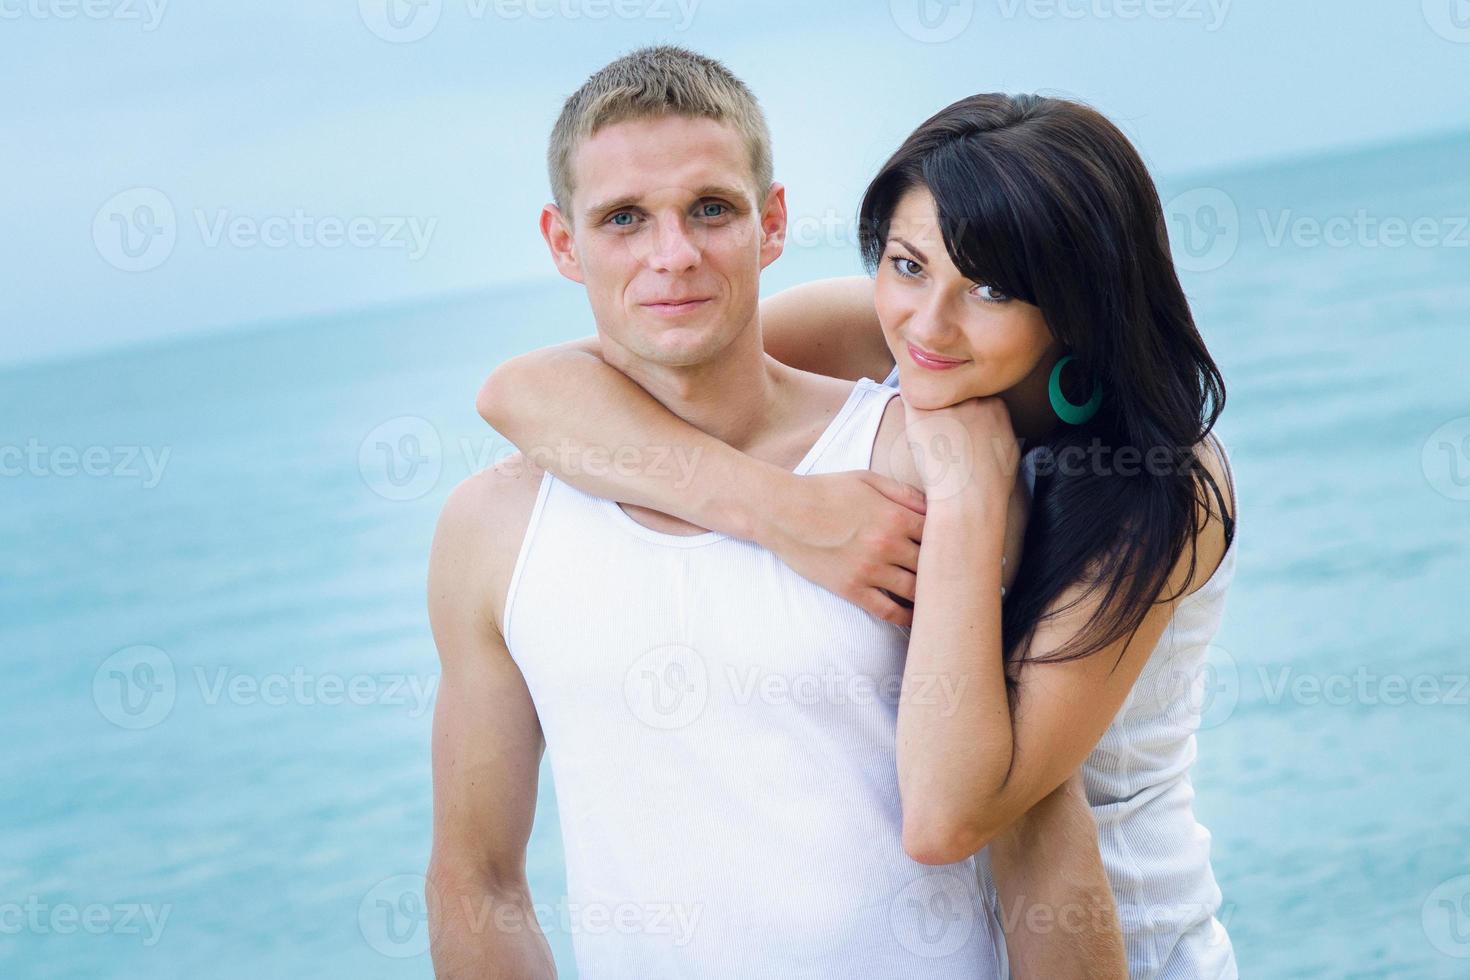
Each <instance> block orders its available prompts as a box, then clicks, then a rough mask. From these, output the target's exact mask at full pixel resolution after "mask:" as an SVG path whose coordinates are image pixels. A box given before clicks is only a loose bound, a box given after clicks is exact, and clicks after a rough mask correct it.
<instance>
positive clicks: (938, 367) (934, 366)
mask: <svg viewBox="0 0 1470 980" xmlns="http://www.w3.org/2000/svg"><path fill="white" fill-rule="evenodd" d="M908 347H909V360H911V361H913V362H914V363H915V364H917V365H918V366H919V367H921V368H927V369H928V370H930V371H948V370H949V369H950V368H952V367H959V366H960V365H961V364H964V363H966V362H965V361H961V360H956V359H955V358H953V357H940V356H939V355H938V354H930V353H928V352H927V351H924V350H921V349H920V348H918V347H915V346H914V345H913V344H909V345H908Z"/></svg>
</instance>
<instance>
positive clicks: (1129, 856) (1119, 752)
mask: <svg viewBox="0 0 1470 980" xmlns="http://www.w3.org/2000/svg"><path fill="white" fill-rule="evenodd" d="M884 384H885V385H888V386H890V387H896V386H897V385H898V369H897V368H894V369H893V372H892V373H890V374H889V375H888V378H887V379H886V380H885V381H884ZM1220 451H1221V453H1222V455H1224V456H1225V460H1226V468H1227V473H1228V471H1229V455H1228V454H1226V453H1225V447H1224V444H1223V443H1222V444H1221V445H1220ZM1036 459H1037V451H1036V450H1032V451H1030V452H1028V453H1026V455H1025V456H1024V457H1023V460H1022V471H1023V473H1024V474H1025V477H1026V481H1027V485H1028V486H1030V487H1033V488H1034V485H1035V480H1036V471H1035V464H1036ZM1234 489H1235V488H1234V486H1233V484H1232V486H1231V490H1232V492H1234ZM1235 512H1236V515H1237V521H1236V523H1237V525H1238V523H1239V521H1238V515H1239V512H1240V505H1239V500H1238V498H1237V502H1236V508H1235ZM1236 533H1237V536H1238V533H1239V532H1238V529H1237V532H1236ZM1237 550H1238V549H1237V548H1236V541H1235V540H1234V539H1232V540H1231V542H1230V544H1229V545H1228V547H1227V548H1226V550H1225V554H1224V556H1223V557H1222V558H1221V560H1220V564H1219V566H1218V567H1217V568H1216V569H1215V572H1214V574H1213V575H1211V576H1210V578H1209V579H1208V580H1206V582H1205V584H1204V585H1202V586H1201V587H1200V588H1199V589H1197V590H1196V591H1194V592H1192V593H1190V594H1189V595H1187V596H1184V597H1183V598H1182V599H1180V600H1179V603H1178V606H1177V607H1176V608H1175V611H1174V615H1173V617H1172V618H1171V619H1170V620H1169V623H1168V625H1167V626H1166V627H1165V629H1164V635H1163V636H1162V637H1161V638H1160V639H1159V643H1158V645H1157V646H1156V647H1154V650H1153V652H1152V653H1151V654H1150V655H1149V658H1148V662H1147V663H1146V664H1145V665H1144V668H1143V671H1142V672H1141V673H1140V675H1139V678H1138V680H1137V681H1136V682H1135V683H1134V685H1133V690H1132V691H1131V692H1129V695H1128V698H1127V700H1125V701H1124V702H1123V706H1122V707H1121V708H1120V709H1119V710H1118V714H1117V716H1116V717H1115V718H1114V719H1113V722H1112V724H1111V725H1109V726H1108V728H1107V730H1106V731H1105V732H1104V733H1103V737H1102V739H1101V740H1100V741H1099V742H1098V744H1097V747H1096V748H1095V749H1093V751H1092V753H1091V754H1090V755H1089V756H1088V758H1087V761H1086V762H1085V763H1084V764H1083V767H1082V779H1083V783H1084V784H1085V786H1086V789H1087V799H1088V802H1089V803H1090V804H1091V806H1092V815H1093V818H1094V819H1095V820H1096V821H1097V825H1098V847H1099V850H1100V852H1101V854H1102V860H1103V866H1104V868H1105V869H1106V871H1107V875H1108V880H1109V882H1110V883H1111V885H1112V888H1113V895H1114V897H1115V899H1116V900H1117V903H1118V916H1119V919H1120V920H1121V923H1122V927H1123V939H1124V941H1125V943H1126V944H1127V948H1128V975H1129V978H1130V980H1235V978H1237V977H1238V976H1239V971H1238V969H1237V967H1236V963H1235V953H1234V950H1233V949H1232V947H1231V944H1230V937H1229V936H1228V935H1227V934H1226V932H1225V929H1224V927H1223V926H1222V925H1221V923H1220V921H1219V919H1218V918H1217V917H1216V916H1217V914H1218V912H1219V909H1220V902H1221V894H1220V886H1219V885H1218V884H1216V882H1215V873H1214V871H1213V869H1212V868H1211V867H1210V832H1209V831H1208V830H1206V829H1205V828H1204V827H1203V826H1202V825H1201V824H1200V823H1199V821H1197V820H1196V819H1195V817H1194V806H1193V803H1194V787H1193V786H1192V785H1191V783H1190V779H1189V768H1190V766H1191V765H1193V763H1194V760H1195V755H1196V746H1195V733H1196V732H1197V731H1198V730H1199V727H1200V722H1201V720H1202V711H1203V709H1204V708H1206V707H1207V706H1208V704H1209V703H1210V702H1209V700H1208V699H1209V697H1211V696H1212V694H1213V690H1207V687H1209V686H1210V685H1211V684H1212V683H1213V681H1214V674H1213V673H1212V671H1211V670H1210V667H1209V664H1208V654H1209V650H1210V642H1211V640H1213V639H1214V636H1215V633H1216V631H1217V630H1218V629H1219V628H1220V620H1221V618H1222V616H1223V615H1224V611H1225V594H1226V592H1227V591H1228V590H1229V588H1230V582H1231V580H1232V579H1233V578H1234V577H1235V554H1236V551H1237ZM1022 560H1024V557H1023V559H1022ZM985 858H986V855H985V853H984V852H981V854H980V855H979V861H978V865H977V867H978V871H979V873H980V879H981V890H982V894H984V895H985V897H986V901H987V902H988V903H990V904H991V905H992V906H995V907H996V908H997V909H998V902H999V900H998V898H997V897H996V892H995V884H994V882H993V880H991V878H990V875H989V863H988V861H987V860H986V859H985ZM995 914H998V915H1005V914H1006V910H1004V909H998V911H997V912H996V913H995ZM1002 942H1003V938H1002Z"/></svg>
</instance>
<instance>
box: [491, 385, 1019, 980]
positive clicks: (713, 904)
mask: <svg viewBox="0 0 1470 980" xmlns="http://www.w3.org/2000/svg"><path fill="white" fill-rule="evenodd" d="M894 394H895V392H894V391H893V390H891V389H889V388H886V387H884V386H881V385H879V384H877V383H875V382H873V381H870V380H867V379H863V380H861V381H859V382H858V383H857V384H856V385H855V386H854V388H853V390H852V393H851V394H850V395H849V397H848V399H847V402H846V404H845V405H844V406H843V408H842V410H841V411H840V412H839V413H838V414H837V416H836V417H835V418H834V419H833V420H832V422H831V424H829V425H828V426H827V428H826V430H825V431H824V432H823V433H822V435H821V437H820V438H819V439H818V440H817V441H816V444H815V445H813V446H812V448H811V451H810V452H808V453H807V455H806V458H804V459H803V460H802V461H801V463H800V464H799V465H798V466H797V467H796V472H797V473H825V472H835V471H839V470H851V469H866V468H868V466H869V462H870V458H871V455H872V448H873V442H874V438H875V436H876V434H877V431H878V426H879V422H880V421H881V419H882V416H883V411H884V408H885V407H886V406H887V404H888V402H889V400H890V399H891V398H892V397H893V395H894ZM504 634H505V639H506V644H507V647H508V648H509V650H510V653H511V656H512V657H514V659H515V661H516V663H517V664H518V665H519V667H520V669H521V672H522V674H523V675H524V677H525V680H526V684H527V686H528V688H529V690H530V693H531V697H532V699H533V701H534V703H535V707H536V712H537V715H538V716H539V718H540V722H541V727H542V730H543V732H544V735H545V738H546V747H547V753H548V756H549V761H550V767H551V772H552V777H553V780H554V784H555V788H556V797H557V804H558V809H559V812H560V820H561V830H562V837H563V841H564V844H565V849H566V873H567V901H568V906H567V909H566V913H567V914H566V918H567V921H568V922H569V924H570V928H571V929H572V932H573V939H572V941H573V947H574V949H575V952H576V958H577V966H578V969H579V971H580V974H581V976H582V977H584V978H586V980H681V978H691V980H726V978H728V980H737V978H738V980H748V978H753V977H773V978H775V977H779V978H782V980H800V978H805V980H852V978H854V977H872V978H874V980H878V978H883V980H887V978H900V977H924V978H926V980H960V978H966V980H975V978H982V980H984V978H996V977H1000V976H1001V975H1002V971H1003V966H1002V965H1001V957H1003V953H1002V952H1001V951H1000V946H999V944H1000V938H999V935H998V934H997V932H996V929H995V924H994V919H993V917H992V916H991V915H990V914H989V911H988V907H987V900H986V898H985V896H984V895H983V894H982V893H981V889H980V882H981V880H982V878H981V877H980V875H979V872H978V871H977V867H976V862H975V859H973V858H971V859H967V860H966V861H962V862H959V863H957V864H952V865H942V866H926V865H923V864H919V863H918V862H916V861H914V860H912V859H911V858H909V857H908V855H907V854H905V853H904V850H903V846H902V810H901V806H900V801H899V793H898V773H897V761H896V754H895V753H896V750H895V724H896V719H897V714H898V690H899V683H900V681H901V679H902V676H903V667H904V660H905V649H906V646H907V637H906V636H905V633H904V631H903V630H901V629H899V628H898V627H896V626H893V625H891V624H888V623H885V622H883V621H881V620H879V619H877V618H876V617H874V616H872V615H870V614H868V613H867V612H865V611H864V610H862V609H861V608H860V607H858V606H856V605H854V604H852V603H850V602H848V601H846V600H844V599H841V598H839V597H837V596H835V595H833V594H832V593H829V592H827V591H826V590H824V589H822V588H820V587H819V586H816V585H814V584H812V583H810V582H808V581H806V580H805V579H803V578H801V576H799V575H797V574H796V573H795V572H793V571H791V570H790V569H789V568H787V567H786V566H785V565H784V564H783V563H782V562H781V561H780V559H778V558H777V557H776V556H775V555H774V554H772V553H771V552H769V551H766V550H764V549H762V548H759V547H757V546H756V545H753V544H750V543H748V542H744V541H740V540H737V539H733V538H728V537H726V536H724V535H722V534H718V533H715V532H705V533H702V534H695V535H692V536H679V535H670V534H665V533H661V532H658V531H655V530H652V529H650V528H647V527H644V526H643V525H641V524H639V523H637V522H636V521H634V520H633V519H632V518H631V517H629V516H628V514H627V513H626V512H624V511H623V510H622V508H621V507H619V506H618V505H617V504H616V503H613V502H611V501H606V500H600V499H598V498H595V497H591V496H588V495H586V494H584V493H581V492H580V491H578V490H576V489H573V488H572V487H571V486H569V485H567V484H566V483H563V482H561V481H560V480H557V479H556V478H555V477H553V476H552V475H551V474H549V473H548V474H546V475H545V476H544V477H543V479H542V483H541V488H540V492H539V495H538V497H537V500H536V504H535V508H534V510H533V512H532V515H531V520H530V524H529V526H528V528H527V530H526V533H525V538H524V540H523V541H522V544H521V549H520V554H519V556H518V558H517V560H516V565H515V569H514V571H513V573H512V578H511V583H510V586H509V590H508V592H507V596H506V606H505V615H504Z"/></svg>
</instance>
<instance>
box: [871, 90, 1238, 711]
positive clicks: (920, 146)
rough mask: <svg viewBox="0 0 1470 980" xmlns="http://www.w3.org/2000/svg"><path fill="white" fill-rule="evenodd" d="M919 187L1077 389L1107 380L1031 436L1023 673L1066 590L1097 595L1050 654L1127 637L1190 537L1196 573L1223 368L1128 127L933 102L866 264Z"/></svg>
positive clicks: (969, 267)
mask: <svg viewBox="0 0 1470 980" xmlns="http://www.w3.org/2000/svg"><path fill="white" fill-rule="evenodd" d="M915 187H925V188H927V189H928V190H929V192H930V193H931V194H932V195H933V196H934V200H935V204H936V206H937V210H938V215H939V223H940V227H941V231H942V233H943V235H944V244H945V248H946V250H947V251H948V252H949V255H950V258H951V259H952V260H953V261H954V264H955V267H956V268H958V269H959V270H960V271H961V272H962V273H963V274H964V275H965V276H967V277H968V278H970V279H973V280H975V281H976V282H981V283H985V284H988V285H991V286H994V287H996V288H998V289H1000V290H1001V291H1003V292H1004V293H1006V294H1008V295H1010V296H1013V297H1016V298H1017V299H1020V300H1023V301H1025V302H1027V303H1031V304H1033V305H1035V306H1037V307H1039V308H1040V309H1041V312H1042V315H1043V316H1044V317H1045V319H1046V323H1047V326H1048V327H1049V328H1050V330H1051V332H1052V334H1053V336H1055V337H1056V338H1057V340H1058V341H1059V342H1060V343H1061V344H1062V345H1063V346H1065V347H1066V348H1067V350H1068V352H1069V353H1071V354H1073V355H1074V356H1075V360H1074V361H1072V362H1070V363H1069V365H1068V367H1067V369H1066V370H1065V372H1064V375H1063V377H1062V379H1061V383H1062V389H1063V392H1064V393H1065V394H1066V395H1067V397H1068V400H1069V401H1071V402H1073V403H1074V404H1081V403H1083V402H1085V401H1087V398H1088V395H1089V394H1090V393H1091V389H1092V382H1093V380H1094V379H1096V381H1097V382H1098V383H1100V384H1101V386H1102V391H1103V400H1102V405H1101V408H1100V409H1099V410H1098V412H1097V414H1096V415H1094V416H1093V418H1092V419H1091V420H1090V421H1088V422H1086V423H1084V424H1082V425H1078V426H1072V425H1067V424H1065V423H1059V425H1058V427H1057V428H1056V429H1055V430H1053V435H1051V436H1049V437H1048V438H1047V439H1046V440H1044V441H1043V442H1042V443H1040V444H1039V445H1040V446H1042V451H1041V452H1040V453H1038V454H1037V458H1036V463H1037V477H1036V485H1035V493H1034V497H1033V502H1032V509H1031V519H1030V522H1029V524H1028V526H1027V529H1026V538H1025V554H1024V556H1023V558H1022V561H1021V567H1020V568H1019V569H1018V571H1017V576H1016V581H1015V582H1014V583H1013V585H1012V587H1011V588H1010V589H1009V590H1007V593H1006V601H1005V605H1004V616H1003V626H1002V636H1003V645H1004V649H1005V656H1006V662H1007V668H1008V670H1007V674H1008V677H1009V678H1010V679H1011V681H1012V682H1013V683H1014V681H1015V680H1016V678H1017V671H1018V670H1019V667H1020V665H1021V664H1022V663H1023V662H1026V661H1027V660H1028V659H1029V658H1028V656H1027V652H1028V650H1029V647H1030V642H1031V639H1032V637H1033V636H1034V635H1035V630H1036V628H1037V626H1038V625H1039V624H1040V623H1041V621H1042V619H1043V617H1044V616H1047V615H1049V614H1048V610H1049V609H1050V607H1051V606H1052V605H1053V603H1055V602H1056V600H1057V599H1058V597H1059V596H1061V595H1062V594H1063V593H1064V592H1065V591H1067V590H1069V589H1072V588H1074V587H1080V588H1081V589H1082V591H1081V593H1080V594H1079V596H1078V598H1076V599H1074V600H1072V601H1069V602H1068V603H1067V604H1066V605H1064V606H1059V607H1058V608H1057V610H1056V611H1055V613H1060V612H1062V611H1064V610H1066V609H1070V608H1072V606H1073V605H1074V603H1076V602H1081V601H1082V599H1084V598H1088V597H1091V596H1093V595H1100V596H1101V601H1100V603H1099V606H1098V609H1097V611H1096V613H1095V614H1094V615H1092V616H1091V617H1090V618H1089V619H1088V621H1087V623H1086V624H1085V626H1084V627H1083V629H1082V630H1081V631H1080V632H1079V633H1078V634H1077V635H1076V636H1074V637H1072V638H1071V639H1069V640H1068V641H1067V642H1066V643H1065V644H1063V645H1062V647H1061V648H1060V649H1058V650H1056V651H1054V652H1053V653H1052V654H1050V655H1049V656H1047V657H1045V658H1044V659H1045V660H1046V661H1049V662H1056V661H1062V660H1075V659H1078V658H1080V657H1085V656H1089V655H1091V654H1094V653H1097V652H1099V651H1101V650H1102V649H1104V648H1105V647H1107V646H1108V645H1110V644H1112V643H1113V642H1115V641H1116V640H1118V639H1119V638H1121V637H1124V636H1127V637H1128V638H1129V642H1131V641H1132V638H1133V635H1134V634H1135V633H1136V632H1137V630H1138V627H1139V626H1140V625H1141V624H1142V622H1143V619H1144V617H1145V616H1146V615H1147V614H1148V611H1149V608H1150V606H1151V605H1152V604H1153V603H1154V602H1155V600H1156V597H1160V594H1161V593H1162V592H1163V590H1164V587H1165V585H1166V583H1167V582H1168V579H1169V575H1170V573H1171V571H1172V569H1173V567H1174V565H1175V564H1176V562H1177V561H1178V560H1179V558H1180V556H1181V555H1182V554H1183V551H1184V548H1185V547H1186V546H1188V547H1189V548H1190V564H1189V567H1190V576H1189V578H1190V580H1193V578H1194V570H1195V566H1196V560H1197V557H1198V556H1197V554H1196V547H1195V545H1194V541H1195V538H1196V536H1197V535H1198V533H1199V531H1200V529H1201V526H1202V521H1201V519H1200V514H1199V510H1198V509H1197V505H1198V504H1204V505H1205V506H1206V507H1208V506H1209V503H1208V502H1209V498H1208V497H1207V496H1205V490H1206V485H1207V484H1208V486H1209V489H1210V491H1211V492H1214V493H1216V494H1218V492H1219V488H1218V487H1217V486H1215V481H1214V479H1213V478H1212V477H1211V476H1210V474H1209V472H1208V471H1207V470H1206V469H1205V468H1204V467H1203V466H1202V465H1200V464H1199V461H1198V457H1197V455H1196V452H1195V447H1196V446H1197V445H1198V444H1199V443H1200V442H1201V441H1202V440H1203V439H1204V438H1205V437H1206V436H1207V435H1208V434H1209V432H1210V430H1211V429H1212V428H1213V427H1214V424H1215V420H1216V418H1217V417H1218V416H1219V414H1220V411H1221V409H1222V408H1223V407H1224V404H1225V383H1224V379H1223V378H1222V377H1221V376H1220V371H1219V369H1218V368H1217V367H1216V366H1215V363H1214V361H1213V360H1212V359H1211V358H1210V354H1209V351H1208V350H1206V349H1205V344H1204V340H1203V339H1202V338H1201V337H1200V334H1199V330H1198V329H1197V328H1196V327H1195V324H1194V318H1193V317H1192V315H1191V314H1190V311H1189V303H1188V301H1187V300H1186V299H1185V296H1184V291H1183V289H1182V288H1181V287H1180V285H1179V278H1178V276H1177V275H1176V274H1175V271H1174V263H1173V260H1172V259H1171V257H1170V254H1169V240H1168V233H1167V231H1166V229H1165V225H1164V214H1163V208H1162V207H1161V206H1160V204H1159V194H1158V190H1157V189H1156V188H1155V186H1154V182H1153V180H1152V178H1150V177H1149V174H1148V169H1147V168H1146V167H1145V166H1144V163H1143V161H1142V159H1140V158H1139V155H1138V152H1137V151H1136V150H1135V149H1134V148H1133V146H1132V144H1130V143H1129V142H1128V139H1127V137H1125V136H1124V135H1123V134H1122V133H1121V132H1120V131H1119V130H1118V129H1117V127H1115V126H1114V125H1113V124H1112V123H1110V122H1109V121H1108V120H1107V119H1106V118H1104V117H1103V116H1102V115H1101V114H1100V113H1098V112H1097V111H1096V110H1094V109H1091V108H1089V107H1087V106H1084V105H1081V104H1079V103H1076V102H1069V101H1066V100H1063V99H1053V98H1045V97H1042V96H1037V95H996V94H990V95H975V96H971V97H970V98H967V99H962V100H960V101H959V102H956V103H955V104H954V105H951V106H949V107H948V108H946V109H944V110H942V111H941V112H939V113H938V114H936V115H934V116H933V117H931V118H930V119H929V120H928V121H926V122H925V123H924V124H923V125H921V126H920V127H919V128H918V129H916V130H914V132H913V134H912V135H911V136H909V138H908V139H907V140H905V141H904V144H903V146H901V147H899V149H898V151H897V152H896V153H894V154H893V156H892V157H891V158H890V159H889V160H888V162H887V163H885V164H884V165H883V169H882V170H880V171H879V172H878V175H877V176H876V177H874V178H873V181H872V183H871V184H870V185H869V186H868V190H867V193H866V194H865V195H864V197H863V203H862V208H861V211H860V214H859V234H860V236H861V237H860V241H861V245H862V251H863V257H864V259H865V260H866V262H867V263H868V266H869V268H870V269H876V268H877V264H878V262H879V261H880V259H881V258H882V255H883V250H884V248H885V245H886V240H887V235H888V225H889V222H890V220H891V219H892V217H893V212H894V210H895V209H896V207H897V206H898V202H899V199H900V198H901V197H902V196H903V195H904V193H905V192H907V191H908V190H909V189H911V188H915ZM1022 448H1023V449H1026V450H1028V451H1029V450H1031V449H1033V448H1035V447H1034V446H1023V447H1022ZM1120 451H1122V452H1120ZM1135 454H1136V455H1135ZM1072 460H1089V462H1088V463H1087V464H1086V465H1081V464H1076V465H1074V464H1072V463H1070V462H1069V461H1072ZM1125 464H1127V465H1125ZM1175 598H1178V594H1175V595H1171V596H1164V597H1162V598H1158V600H1157V601H1160V602H1164V601H1171V600H1173V599H1175ZM1055 613H1053V614H1055ZM1125 649H1126V645H1125ZM1119 659H1120V660H1121V656H1120V658H1119Z"/></svg>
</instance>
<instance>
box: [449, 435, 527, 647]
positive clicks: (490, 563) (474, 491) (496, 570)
mask: <svg viewBox="0 0 1470 980" xmlns="http://www.w3.org/2000/svg"><path fill="white" fill-rule="evenodd" d="M544 474H545V470H543V469H542V468H541V467H539V466H537V465H535V464H534V463H532V462H531V461H530V460H528V459H526V458H525V457H524V456H522V455H521V454H519V453H517V454H516V455H514V456H510V457H507V458H505V459H503V460H500V461H499V462H497V463H495V464H494V465H493V466H487V467H486V468H485V469H483V470H481V471H480V472H478V473H475V474H473V475H471V476H468V477H465V478H464V479H463V480H461V481H460V482H459V483H458V484H456V485H455V487H454V489H453V490H451V491H450V492H449V496H448V497H447V498H446V499H445V501H444V508H443V510H442V511H441V512H440V515H439V532H438V534H439V536H440V537H441V538H442V539H444V540H445V541H446V542H447V543H448V544H449V546H450V547H453V548H455V549H456V550H459V551H461V554H462V556H463V558H464V560H465V561H466V562H467V563H468V564H470V565H472V566H473V567H474V568H475V569H476V571H477V573H478V574H477V576H476V577H477V578H482V580H483V581H485V582H486V583H487V587H488V588H489V590H490V596H491V597H492V601H493V605H494V608H495V609H496V610H498V609H499V606H500V603H501V601H502V600H503V599H504V596H505V590H506V589H507V588H509V585H510V576H511V572H512V571H513V569H514V567H515V560H516V556H517V555H518V554H519V553H520V548H521V542H522V540H523V539H524V538H525V536H526V528H527V527H528V526H529V525H530V523H531V513H532V511H534V510H535V507H536V498H537V496H538V494H539V493H540V491H541V483H542V477H543V476H544ZM497 619H498V616H497Z"/></svg>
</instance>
